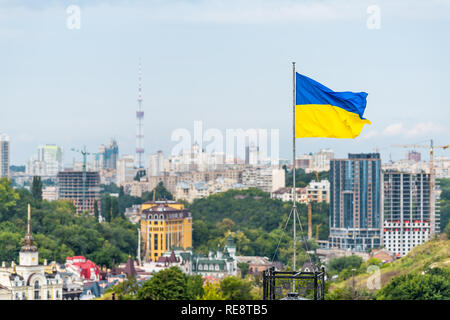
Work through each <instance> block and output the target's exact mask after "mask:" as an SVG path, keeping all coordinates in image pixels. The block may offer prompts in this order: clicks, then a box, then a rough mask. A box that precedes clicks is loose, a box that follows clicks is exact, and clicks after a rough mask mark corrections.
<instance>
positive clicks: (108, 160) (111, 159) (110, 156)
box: [103, 139, 119, 169]
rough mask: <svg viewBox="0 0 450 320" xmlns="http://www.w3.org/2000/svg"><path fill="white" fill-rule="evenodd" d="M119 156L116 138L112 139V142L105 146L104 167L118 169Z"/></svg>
mask: <svg viewBox="0 0 450 320" xmlns="http://www.w3.org/2000/svg"><path fill="white" fill-rule="evenodd" d="M118 158H119V146H118V145H117V142H116V140H114V139H111V142H110V143H109V145H107V146H106V148H105V155H104V157H103V168H104V169H116V168H117V159H118Z"/></svg>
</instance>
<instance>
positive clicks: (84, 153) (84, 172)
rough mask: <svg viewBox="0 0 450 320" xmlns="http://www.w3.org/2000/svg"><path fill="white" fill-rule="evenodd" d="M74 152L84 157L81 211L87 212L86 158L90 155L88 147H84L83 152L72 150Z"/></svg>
mask: <svg viewBox="0 0 450 320" xmlns="http://www.w3.org/2000/svg"><path fill="white" fill-rule="evenodd" d="M71 150H72V151H74V152H78V153H81V154H82V155H83V174H82V178H81V182H82V185H81V189H82V190H81V192H82V197H81V199H82V200H81V211H84V210H86V208H85V204H86V157H87V155H89V154H90V153H89V152H87V151H86V146H83V150H78V149H74V148H72V149H71Z"/></svg>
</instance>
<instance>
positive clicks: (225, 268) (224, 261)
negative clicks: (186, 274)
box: [192, 234, 238, 279]
mask: <svg viewBox="0 0 450 320" xmlns="http://www.w3.org/2000/svg"><path fill="white" fill-rule="evenodd" d="M237 272H238V268H237V260H236V245H235V244H234V240H233V238H232V236H231V234H229V235H228V238H227V242H226V244H225V246H224V248H223V250H221V249H218V250H217V251H215V252H214V251H212V250H210V252H209V254H208V256H204V255H193V257H192V273H193V274H198V275H201V276H202V277H204V278H209V277H212V278H214V279H223V278H225V277H226V276H237Z"/></svg>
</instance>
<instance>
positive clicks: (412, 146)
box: [392, 139, 450, 236]
mask: <svg viewBox="0 0 450 320" xmlns="http://www.w3.org/2000/svg"><path fill="white" fill-rule="evenodd" d="M392 146H393V147H399V148H408V149H429V150H430V213H431V214H430V230H431V231H430V234H431V236H433V235H434V233H435V230H436V228H435V214H434V211H435V205H434V201H435V198H434V178H435V175H434V149H443V150H445V149H448V148H449V147H450V145H443V146H435V145H434V143H433V139H431V140H430V145H429V146H427V145H421V144H394V145H392Z"/></svg>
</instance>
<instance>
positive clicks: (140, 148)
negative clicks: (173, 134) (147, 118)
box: [135, 61, 144, 168]
mask: <svg viewBox="0 0 450 320" xmlns="http://www.w3.org/2000/svg"><path fill="white" fill-rule="evenodd" d="M137 101H138V110H137V111H136V159H135V160H136V161H137V167H138V168H143V167H144V165H143V163H142V156H143V154H144V130H143V127H144V124H143V120H144V111H143V110H142V68H141V62H140V61H139V72H138V99H137Z"/></svg>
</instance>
